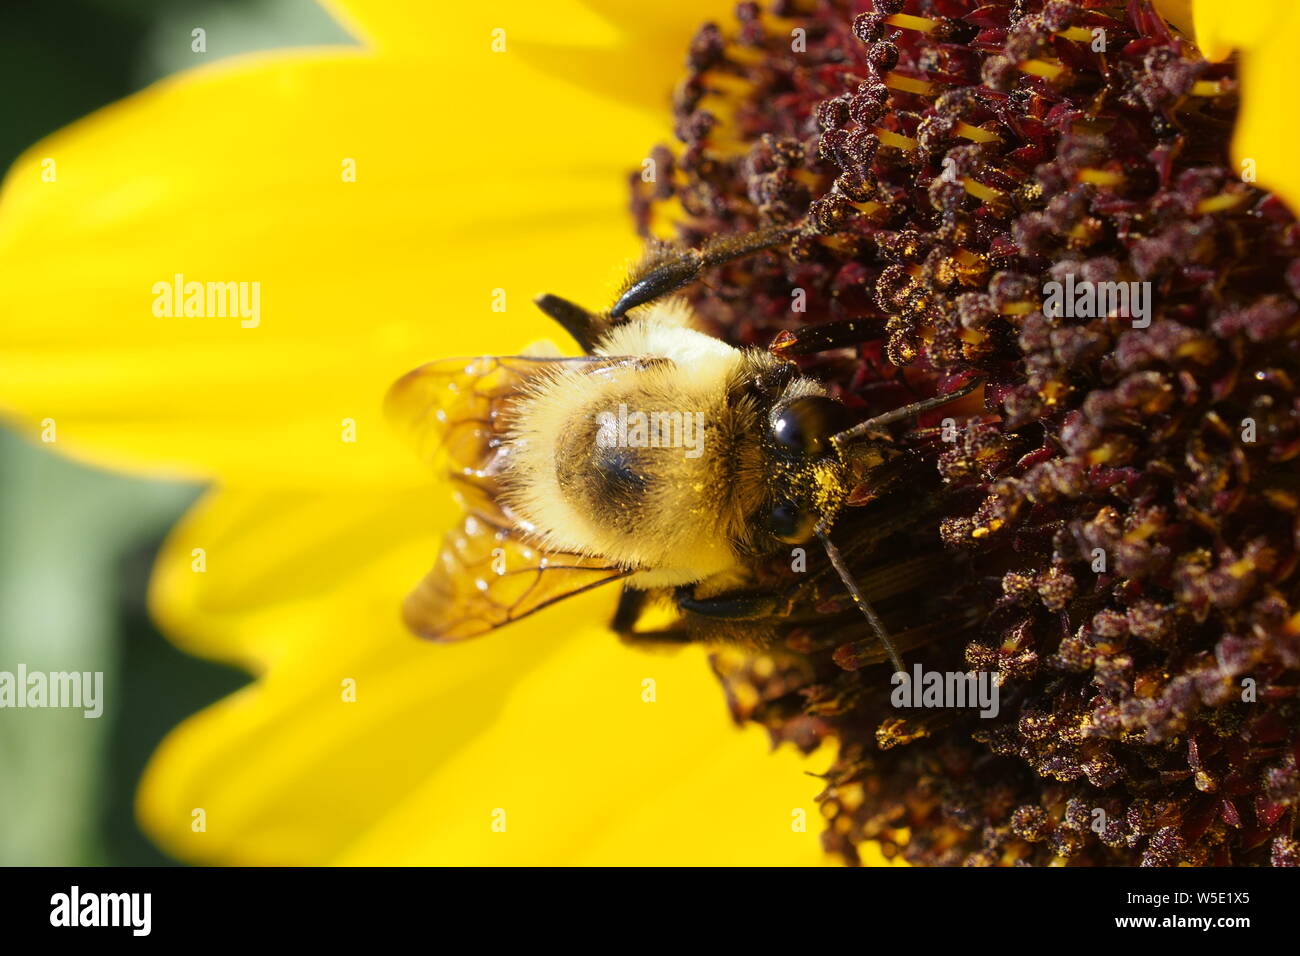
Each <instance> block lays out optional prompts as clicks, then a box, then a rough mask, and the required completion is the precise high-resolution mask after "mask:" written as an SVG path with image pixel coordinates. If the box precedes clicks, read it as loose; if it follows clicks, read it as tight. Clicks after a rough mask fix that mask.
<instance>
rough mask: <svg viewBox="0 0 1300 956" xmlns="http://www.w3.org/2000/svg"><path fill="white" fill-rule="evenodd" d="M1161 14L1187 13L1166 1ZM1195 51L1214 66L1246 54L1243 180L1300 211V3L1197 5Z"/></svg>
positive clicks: (1238, 137)
mask: <svg viewBox="0 0 1300 956" xmlns="http://www.w3.org/2000/svg"><path fill="white" fill-rule="evenodd" d="M1158 6H1159V7H1160V9H1161V12H1162V13H1164V14H1165V16H1167V17H1169V18H1170V19H1171V20H1174V21H1175V22H1179V23H1180V25H1181V22H1182V21H1180V19H1179V18H1182V20H1185V19H1186V14H1185V12H1181V13H1180V12H1178V11H1177V10H1175V9H1173V8H1174V7H1177V6H1180V4H1172V5H1171V4H1170V3H1169V2H1168V0H1164V2H1161V3H1160V4H1158ZM1191 20H1192V22H1193V27H1194V33H1195V37H1196V45H1197V46H1198V47H1199V48H1200V50H1201V52H1203V53H1204V54H1205V55H1206V57H1208V58H1209V59H1211V60H1222V59H1225V58H1227V57H1228V56H1230V55H1231V54H1232V53H1233V52H1234V51H1236V52H1237V53H1238V55H1239V60H1240V66H1239V69H1238V77H1239V79H1240V82H1241V111H1240V113H1239V115H1238V117H1237V128H1236V131H1235V132H1234V134H1233V138H1232V161H1233V163H1234V165H1235V167H1236V168H1235V172H1237V173H1238V174H1239V175H1242V174H1246V175H1250V176H1254V177H1255V179H1254V180H1250V181H1257V182H1258V183H1259V185H1260V186H1261V187H1262V188H1264V189H1269V190H1272V191H1273V192H1275V193H1277V194H1278V196H1280V197H1281V198H1282V199H1283V200H1285V201H1286V203H1287V204H1288V205H1289V206H1290V207H1291V209H1292V210H1300V156H1298V155H1297V150H1298V149H1300V130H1297V128H1296V125H1295V123H1293V122H1291V121H1290V118H1291V116H1292V115H1293V113H1294V109H1293V106H1292V104H1291V102H1290V98H1291V89H1292V87H1293V85H1294V82H1295V50H1296V46H1297V44H1300V4H1296V3H1294V2H1293V0H1256V2H1254V3H1251V4H1248V5H1246V4H1241V3H1236V2H1227V0H1194V2H1193V3H1192V9H1191Z"/></svg>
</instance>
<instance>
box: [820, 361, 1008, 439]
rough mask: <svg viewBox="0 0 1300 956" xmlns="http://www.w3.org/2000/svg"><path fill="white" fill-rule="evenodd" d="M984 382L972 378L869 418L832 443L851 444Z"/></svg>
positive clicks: (950, 400) (967, 393)
mask: <svg viewBox="0 0 1300 956" xmlns="http://www.w3.org/2000/svg"><path fill="white" fill-rule="evenodd" d="M982 384H983V379H979V378H975V379H971V380H970V381H969V382H967V383H966V384H965V385H963V386H962V387H961V388H959V389H957V390H956V391H955V392H948V393H947V394H946V395H935V396H934V397H933V398H927V399H924V400H923V401H919V402H912V404H910V405H903V406H901V407H900V408H895V409H894V410H893V411H889V412H885V413H884V414H883V415H877V416H876V417H875V418H868V419H867V420H866V421H865V422H859V423H858V424H856V425H854V426H853V427H852V428H849V429H847V430H845V431H842V432H840V433H839V434H836V435H832V436H831V443H832V444H834V445H835V446H836V447H837V448H843V446H845V445H848V444H851V443H852V442H854V441H855V440H857V439H859V438H861V437H862V436H864V435H867V434H870V433H871V432H874V431H879V430H880V429H881V428H883V427H884V426H885V425H890V424H893V423H894V422H897V421H902V420H903V419H904V418H912V417H913V416H915V415H920V414H921V413H922V412H928V411H929V410H930V409H932V408H938V407H939V406H940V405H947V404H948V403H949V402H953V401H956V400H957V399H959V398H961V397H962V396H964V395H969V394H970V393H971V392H973V391H975V389H977V388H979V387H980V385H982Z"/></svg>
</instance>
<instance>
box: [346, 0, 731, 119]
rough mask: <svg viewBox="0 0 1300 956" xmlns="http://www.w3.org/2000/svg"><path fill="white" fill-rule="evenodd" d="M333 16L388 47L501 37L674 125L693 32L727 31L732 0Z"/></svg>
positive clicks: (558, 2)
mask: <svg viewBox="0 0 1300 956" xmlns="http://www.w3.org/2000/svg"><path fill="white" fill-rule="evenodd" d="M325 6H326V8H327V9H329V10H330V11H331V12H332V13H333V15H334V17H335V19H337V20H338V21H339V22H340V23H342V24H343V25H344V26H345V27H347V28H348V30H349V31H350V32H352V33H353V34H354V35H356V36H357V37H358V38H360V39H361V40H362V42H364V43H366V44H367V45H368V46H370V47H373V48H375V49H377V50H379V51H381V52H383V53H385V54H386V55H393V56H404V57H410V58H414V59H434V58H437V57H441V56H442V55H443V51H444V50H445V49H446V48H447V47H448V45H449V44H459V45H462V46H464V47H467V48H469V49H490V48H491V44H492V43H493V42H496V43H498V44H503V45H504V52H505V54H506V55H519V56H522V57H523V58H524V59H525V60H526V61H527V62H529V63H532V64H534V65H537V66H539V67H540V68H542V69H543V70H545V71H546V72H548V73H549V74H551V75H552V76H554V77H556V78H557V79H560V80H563V81H565V82H568V83H572V84H575V85H578V86H580V87H582V88H584V89H586V90H589V91H591V92H594V93H597V94H600V95H603V96H607V97H611V98H614V99H616V100H618V101H620V102H622V103H625V104H628V105H636V106H639V107H641V108H643V109H646V110H648V111H651V112H652V113H653V114H654V117H655V118H656V119H657V120H658V121H659V122H660V123H661V124H662V126H663V128H664V129H666V130H668V129H671V126H672V123H671V120H672V116H671V110H670V95H669V94H670V93H671V91H672V88H673V86H674V85H675V84H676V82H677V81H678V80H679V79H680V78H681V76H682V73H683V70H684V64H685V58H686V51H687V48H688V46H689V44H690V40H691V37H692V36H693V35H694V34H695V31H696V30H698V29H699V27H700V26H701V25H703V24H704V23H705V22H708V21H710V20H712V21H716V22H719V23H720V24H721V25H723V26H724V28H727V29H730V30H734V27H735V16H734V11H735V3H734V0H699V2H694V3H690V4H647V3H642V2H638V0H553V2H550V3H545V4H538V3H529V2H521V0H511V2H506V3H497V4H492V5H490V6H488V5H483V6H482V7H470V8H463V9H461V10H458V11H457V14H456V17H455V20H454V22H451V23H449V22H448V18H447V17H446V15H445V13H443V12H442V11H441V10H439V9H437V8H436V7H435V6H433V5H432V4H429V3H424V2H420V0H326V2H325Z"/></svg>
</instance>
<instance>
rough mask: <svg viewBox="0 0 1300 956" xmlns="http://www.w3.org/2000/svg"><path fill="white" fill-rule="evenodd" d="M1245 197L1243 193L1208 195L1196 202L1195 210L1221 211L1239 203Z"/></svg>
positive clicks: (1204, 211) (1201, 211)
mask: <svg viewBox="0 0 1300 956" xmlns="http://www.w3.org/2000/svg"><path fill="white" fill-rule="evenodd" d="M1245 199H1246V194H1245V193H1219V194H1218V195H1217V196H1210V197H1208V198H1206V199H1202V200H1201V201H1200V202H1198V203H1197V204H1196V211H1197V212H1198V213H1207V212H1221V211H1222V210H1224V209H1231V208H1232V207H1233V206H1237V205H1240V204H1241V203H1242V202H1243V201H1244V200H1245Z"/></svg>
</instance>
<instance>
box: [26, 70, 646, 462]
mask: <svg viewBox="0 0 1300 956" xmlns="http://www.w3.org/2000/svg"><path fill="white" fill-rule="evenodd" d="M488 56H489V54H483V55H482V56H480V57H478V58H477V59H475V58H469V61H468V62H467V61H466V58H460V59H459V60H458V59H457V58H456V57H454V56H453V57H450V58H449V60H448V64H444V65H443V68H442V69H441V70H431V69H430V68H429V67H428V65H427V64H414V63H407V64H398V63H393V62H389V61H387V60H380V59H378V58H375V57H373V56H369V55H365V54H361V53H357V52H346V51H335V52H332V53H324V52H318V53H310V54H302V53H297V54H277V55H275V56H261V55H259V56H254V57H249V58H243V59H240V60H237V61H227V63H228V65H224V66H218V67H215V68H212V69H204V70H198V71H193V72H191V73H189V74H186V75H184V76H183V77H180V78H177V79H173V80H170V81H166V82H163V83H160V84H158V85H156V86H154V87H151V88H150V89H148V90H146V91H144V92H143V93H141V94H139V95H137V96H134V97H131V98H129V99H128V100H125V101H123V102H121V103H119V104H116V105H114V106H112V107H109V108H108V109H106V110H103V111H101V112H100V113H98V114H95V115H94V116H92V117H90V118H89V119H87V120H85V121H83V122H81V123H78V124H74V125H73V126H72V127H69V128H68V129H66V130H64V131H62V132H60V133H58V134H56V135H55V136H53V137H51V138H49V139H48V140H46V141H44V142H42V143H40V144H38V145H37V146H36V147H35V148H34V149H33V150H31V151H29V152H28V153H27V154H26V155H25V156H24V157H23V158H22V159H20V160H19V162H18V163H17V164H16V165H15V166H14V168H13V170H12V171H11V173H10V175H9V177H8V179H7V181H6V183H5V187H4V192H3V194H2V195H0V268H2V269H3V271H4V273H5V276H6V281H5V282H4V283H3V285H2V286H0V313H3V314H5V315H7V316H21V317H22V320H21V321H8V322H6V323H5V324H4V327H3V331H0V383H3V386H0V413H7V414H8V415H9V416H11V417H13V418H15V419H17V420H18V422H19V427H20V430H22V431H24V432H25V433H27V434H29V435H32V434H34V433H35V432H36V430H37V429H38V428H39V427H40V425H41V423H42V422H43V421H45V420H46V419H52V420H54V422H55V424H56V427H57V442H56V444H55V445H54V447H56V448H59V449H63V450H65V451H68V452H69V453H72V454H75V455H76V456H77V457H80V458H83V459H88V460H90V461H92V462H95V463H97V464H101V465H107V466H110V467H122V468H125V467H135V468H142V469H149V470H151V471H154V472H156V473H162V474H169V475H176V476H185V477H199V478H204V477H210V476H214V475H220V476H223V477H225V478H226V479H229V480H238V479H240V478H256V479H257V480H259V481H263V482H278V483H282V484H296V485H299V486H319V485H321V484H327V483H331V482H334V483H340V482H350V483H357V482H368V483H373V484H380V483H382V484H394V483H402V482H407V483H414V482H417V481H423V480H424V475H423V473H422V472H421V471H420V470H419V469H418V468H417V466H416V463H415V461H414V458H413V456H411V455H410V454H409V453H408V452H407V450H406V449H404V448H400V447H398V445H397V443H396V442H395V441H393V440H392V439H391V437H390V434H389V431H388V429H387V428H386V426H385V424H384V423H383V422H382V420H381V419H380V416H379V408H378V406H379V402H380V400H381V398H382V396H383V394H384V391H385V390H386V388H387V386H388V384H389V383H390V382H391V381H392V380H393V379H395V378H396V377H397V376H398V375H400V374H401V373H402V372H404V371H406V370H407V369H409V368H411V367H413V366H415V365H417V364H419V363H420V362H422V361H425V360H427V359H430V358H434V357H437V356H444V355H448V354H457V353H461V354H464V353H470V354H478V353H483V352H499V353H509V352H512V351H514V350H515V349H517V348H518V347H519V346H520V345H522V344H524V343H526V342H527V341H530V340H533V339H536V338H538V337H539V336H541V335H544V334H547V333H549V332H550V331H551V328H550V326H549V325H548V324H547V323H546V322H545V321H544V320H543V319H542V317H541V316H540V315H539V314H538V313H537V312H536V310H535V309H534V308H533V306H532V304H531V301H530V300H531V298H532V297H533V296H534V295H536V294H537V293H539V292H542V291H548V290H553V291H556V292H560V293H563V294H566V295H568V296H571V297H574V298H577V299H579V300H583V301H590V302H592V303H593V305H600V304H601V303H602V302H603V301H604V299H605V298H606V297H608V296H609V295H611V293H612V290H613V285H614V282H615V280H616V277H617V275H618V273H619V272H620V270H621V269H622V268H623V266H624V264H625V261H626V259H628V258H630V257H632V256H634V255H635V252H636V242H635V240H634V239H633V236H632V231H631V229H630V227H629V224H628V221H627V215H626V213H625V207H626V172H625V171H626V170H627V169H629V168H635V167H636V165H637V163H638V162H639V160H638V157H640V156H642V155H644V154H645V151H646V150H647V149H648V148H649V146H651V145H652V144H653V142H654V140H655V133H654V131H653V129H652V124H650V123H649V122H648V121H646V120H644V119H641V118H640V117H639V114H636V113H635V112H630V111H627V110H621V109H620V108H618V107H616V106H614V105H612V104H610V103H609V102H608V101H606V100H603V99H601V98H599V97H594V96H590V95H587V94H583V93H581V92H580V91H578V90H576V89H575V88H574V87H572V86H570V85H568V84H564V83H560V82H558V81H553V80H548V79H547V78H545V77H543V76H539V75H538V74H536V73H535V72H534V71H532V70H531V69H530V68H529V67H527V66H525V65H524V64H523V63H522V62H521V60H520V59H519V58H518V57H514V58H506V59H501V58H498V59H496V60H491V61H489V60H487V57H488ZM485 63H490V64H491V65H490V68H489V67H488V66H485V65H484V64H485ZM451 66H454V67H455V69H454V71H453V73H454V76H452V75H447V74H446V70H447V69H449V68H450V67H451ZM421 103H426V104H433V103H437V104H439V105H438V108H437V110H436V112H435V111H432V110H429V111H422V110H421V109H420V108H419V104H421ZM593 144H598V146H599V148H598V149H593ZM46 159H50V160H52V161H53V162H54V166H53V167H48V165H47V164H45V163H44V160H46ZM350 160H354V161H355V164H356V167H355V168H356V181H355V182H349V181H347V177H346V176H345V175H344V174H345V171H346V165H345V164H346V163H347V162H348V161H350ZM48 168H53V170H54V171H55V173H56V178H55V180H54V181H52V182H50V181H44V180H43V178H42V173H43V171H45V170H46V169H48ZM70 262H71V263H75V264H76V268H70V267H69V263H70ZM176 274H183V275H184V276H185V277H186V279H187V280H193V281H199V282H228V281H234V282H247V283H249V284H250V285H249V286H248V289H249V291H250V293H251V289H252V285H251V283H254V282H256V283H259V289H260V316H259V321H258V324H257V325H256V327H249V328H244V327H241V320H240V319H239V318H232V317H228V318H184V317H181V318H160V317H158V316H156V315H155V314H154V313H153V306H154V304H155V298H156V293H155V291H154V290H155V284H157V283H163V284H164V285H165V284H166V283H169V282H171V281H172V280H173V276H175V275H176ZM496 290H503V291H504V293H505V295H506V299H505V308H506V311H505V312H504V313H502V312H497V311H493V307H494V305H495V306H499V305H500V303H501V299H500V294H499V293H497V292H496ZM350 424H351V427H354V428H355V433H356V441H354V442H348V441H347V440H345V437H344V436H345V435H346V434H347V430H348V428H349V427H350Z"/></svg>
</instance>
